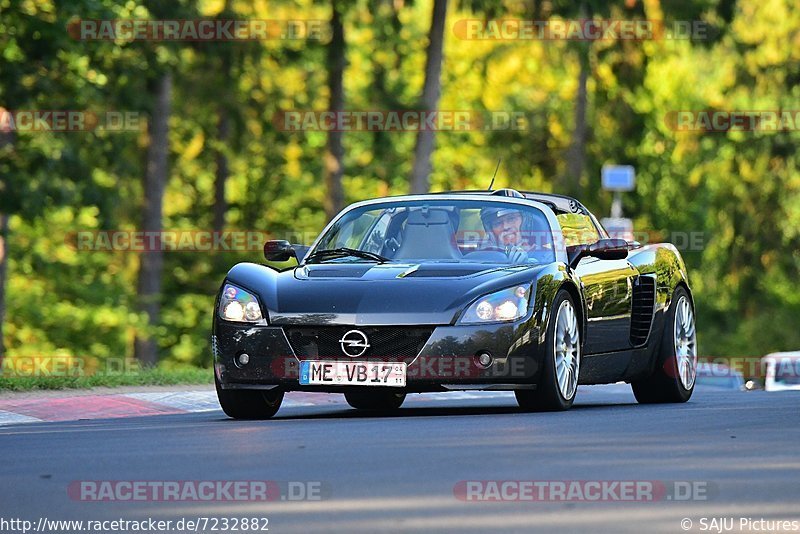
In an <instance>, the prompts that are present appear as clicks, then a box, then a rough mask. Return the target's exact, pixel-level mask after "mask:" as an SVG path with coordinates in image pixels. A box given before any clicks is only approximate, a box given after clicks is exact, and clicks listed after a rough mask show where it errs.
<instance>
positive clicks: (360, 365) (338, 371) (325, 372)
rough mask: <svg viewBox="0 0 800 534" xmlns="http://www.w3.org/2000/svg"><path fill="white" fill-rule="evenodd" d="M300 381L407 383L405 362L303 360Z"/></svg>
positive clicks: (371, 384)
mask: <svg viewBox="0 0 800 534" xmlns="http://www.w3.org/2000/svg"><path fill="white" fill-rule="evenodd" d="M300 384H301V385H304V386H305V385H334V386H394V387H405V385H406V364H405V363H403V362H399V363H390V362H386V363H385V362H335V361H328V362H323V361H310V360H306V361H302V362H300Z"/></svg>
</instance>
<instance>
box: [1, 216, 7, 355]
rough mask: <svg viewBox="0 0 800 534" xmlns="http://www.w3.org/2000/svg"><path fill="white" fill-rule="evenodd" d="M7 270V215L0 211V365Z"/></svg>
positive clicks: (2, 351)
mask: <svg viewBox="0 0 800 534" xmlns="http://www.w3.org/2000/svg"><path fill="white" fill-rule="evenodd" d="M7 272H8V215H6V214H5V213H0V366H1V365H2V364H3V358H5V355H6V343H5V337H4V336H3V321H5V318H6V276H7V274H6V273H7Z"/></svg>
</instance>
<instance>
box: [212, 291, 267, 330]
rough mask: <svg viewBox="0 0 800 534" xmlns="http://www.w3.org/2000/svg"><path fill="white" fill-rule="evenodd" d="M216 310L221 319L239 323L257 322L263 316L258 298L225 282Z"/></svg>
mask: <svg viewBox="0 0 800 534" xmlns="http://www.w3.org/2000/svg"><path fill="white" fill-rule="evenodd" d="M218 311H219V316H220V317H222V318H223V319H225V320H228V321H236V322H239V323H257V322H259V321H261V320H262V319H263V318H264V316H263V315H262V314H261V306H259V305H258V300H256V298H255V297H254V296H253V295H252V294H250V293H248V292H247V291H245V290H244V289H239V288H238V287H236V286H232V285H230V284H225V287H224V288H223V289H222V295H221V296H220V298H219V310H218Z"/></svg>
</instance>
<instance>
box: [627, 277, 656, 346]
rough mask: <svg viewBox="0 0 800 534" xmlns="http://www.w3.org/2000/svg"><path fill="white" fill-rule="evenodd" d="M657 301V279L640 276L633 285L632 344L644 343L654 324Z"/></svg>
mask: <svg viewBox="0 0 800 534" xmlns="http://www.w3.org/2000/svg"><path fill="white" fill-rule="evenodd" d="M655 303H656V279H655V278H654V277H652V276H640V277H638V278H637V279H636V284H635V285H634V286H633V312H632V314H631V344H633V346H634V347H638V346H640V345H644V343H645V341H647V336H649V335H650V328H651V327H652V326H653V309H654V307H655Z"/></svg>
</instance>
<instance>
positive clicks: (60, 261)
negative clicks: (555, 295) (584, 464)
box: [0, 0, 800, 366]
mask: <svg viewBox="0 0 800 534" xmlns="http://www.w3.org/2000/svg"><path fill="white" fill-rule="evenodd" d="M343 4H344V5H345V9H344V10H343V13H344V24H345V29H346V32H345V34H346V38H347V61H348V63H347V67H346V72H345V95H346V102H345V106H346V108H347V109H350V110H371V109H376V110H395V111H400V110H405V109H413V108H414V106H415V105H416V99H417V98H418V95H419V94H420V91H421V88H422V84H423V66H424V63H425V57H424V53H425V45H426V43H425V41H426V35H427V31H428V24H429V21H430V12H431V8H430V4H431V3H430V1H424V2H423V1H417V2H405V3H404V2H389V1H379V2H374V3H366V2H357V1H353V2H345V3H343ZM523 4H524V5H523ZM530 5H533V6H536V7H534V8H531V7H529V6H528V3H522V2H511V1H508V2H499V1H492V2H490V3H488V4H482V3H479V2H464V3H456V4H455V6H451V9H450V10H449V12H448V22H447V30H446V35H445V46H444V49H445V59H444V64H443V74H442V96H441V99H440V108H441V109H443V110H475V111H478V112H482V113H488V112H491V111H503V112H521V113H522V114H523V115H524V120H523V121H522V126H523V127H522V128H519V129H503V130H483V129H479V130H472V131H455V132H446V131H445V132H439V133H437V140H436V146H437V149H436V151H435V153H434V154H433V160H432V164H433V172H432V175H431V184H432V189H434V190H444V189H462V188H485V187H486V185H488V182H489V179H490V177H491V175H492V172H493V171H494V166H495V164H496V162H497V158H499V157H502V158H503V165H502V167H501V171H500V174H499V176H498V180H497V182H496V185H497V186H502V187H505V186H510V187H516V188H519V189H533V190H543V191H554V192H560V191H564V188H565V186H564V184H563V182H562V181H561V179H560V178H559V177H561V176H563V175H564V172H565V156H566V152H567V149H568V147H569V145H570V141H571V134H572V129H573V120H574V118H573V106H574V100H575V92H576V88H577V83H578V73H579V69H580V61H581V58H582V57H583V58H586V60H587V61H588V65H589V69H590V77H589V81H588V104H589V106H588V124H589V136H588V139H587V145H586V172H585V174H584V175H583V176H582V177H580V182H579V183H580V188H581V191H582V199H583V200H584V203H585V204H587V206H589V207H590V208H591V209H593V210H594V211H595V212H596V213H598V214H600V213H607V212H608V209H609V206H610V204H611V197H610V195H609V194H608V193H605V192H603V191H601V190H600V184H599V173H600V168H601V167H602V165H603V164H605V163H610V162H614V163H626V164H633V165H635V166H636V169H637V176H638V187H637V191H636V194H629V195H627V196H626V198H625V212H626V214H628V215H629V216H632V217H633V218H634V220H635V223H636V229H637V231H646V232H649V235H651V236H652V237H661V238H665V239H668V238H669V237H670V236H671V235H673V234H674V233H675V232H697V233H699V234H700V235H702V247H697V250H693V249H686V250H683V251H682V252H683V254H684V257H685V259H686V261H687V264H688V266H689V269H690V276H691V279H692V282H693V287H694V291H695V300H696V302H697V306H698V319H699V325H700V342H701V349H702V352H703V353H704V354H707V355H713V356H726V355H729V356H743V355H761V354H764V353H766V352H769V351H772V350H778V349H796V348H798V347H800V330H798V329H797V328H792V327H791V326H793V325H796V324H797V317H798V316H800V293H798V291H797V280H798V274H800V230H798V229H799V228H800V171H799V169H798V153H797V150H798V145H799V143H798V141H800V133H798V129H797V128H795V129H794V130H791V131H779V132H769V131H755V132H735V131H730V132H723V133H705V132H676V131H674V130H673V129H671V128H670V126H669V124H668V123H667V121H666V120H665V117H666V116H667V114H668V113H670V112H675V111H677V110H695V111H697V110H705V109H711V110H715V109H716V110H782V109H787V110H795V111H796V109H797V108H798V103H800V83H799V82H800V33H799V30H798V28H800V8H798V5H797V4H796V2H792V1H791V0H765V1H746V0H740V1H738V2H733V1H731V0H720V1H712V0H682V1H681V2H675V3H673V2H670V3H667V2H663V3H661V2H659V1H658V0H646V1H644V2H641V3H640V2H637V1H635V0H634V1H625V2H618V1H615V2H609V3H604V2H587V3H586V5H587V6H588V8H589V10H590V12H591V13H594V15H595V16H598V17H603V18H648V19H660V18H662V17H664V18H666V19H667V20H689V19H701V20H704V21H706V22H708V23H709V24H710V25H711V26H712V27H714V28H715V29H716V33H715V34H714V35H713V38H711V39H708V40H706V41H697V42H693V41H690V40H669V39H665V40H654V41H641V42H639V41H621V40H603V41H595V42H591V43H581V44H580V45H577V44H576V43H570V42H564V41H557V40H553V41H537V40H532V41H501V40H497V41H494V40H485V41H481V40H476V41H466V40H463V39H461V38H459V36H458V35H456V34H455V33H454V32H453V31H452V27H453V24H454V23H455V22H456V21H457V20H459V19H463V18H491V17H501V16H512V17H528V18H534V17H550V18H552V17H560V18H577V17H578V16H579V15H578V8H577V7H576V6H573V5H572V3H569V2H550V3H546V2H541V3H539V2H533V3H530ZM542 6H545V7H547V6H549V7H547V9H549V11H546V12H545V11H543V10H542V9H543V8H542ZM75 17H80V18H87V19H88V18H95V19H126V18H156V17H164V18H184V19H185V18H193V17H208V18H214V17H217V18H231V19H232V18H254V19H282V18H290V19H319V20H328V19H329V17H330V5H329V4H326V3H323V2H313V1H311V0H293V1H287V2H280V3H277V5H272V3H270V5H269V7H267V3H266V2H255V3H250V2H245V1H243V0H228V1H226V2H223V1H221V0H220V1H208V2H200V3H196V4H195V3H193V2H185V3H181V2H177V3H172V2H168V3H160V4H159V5H157V6H156V5H155V4H153V5H151V4H150V3H149V2H141V1H138V0H133V1H130V2H127V3H125V4H118V3H115V2H111V1H110V0H77V1H72V2H68V3H66V2H65V3H62V2H55V1H47V0H43V1H40V2H27V1H24V2H23V1H16V0H0V106H2V107H4V108H6V109H9V110H24V109H42V110H46V109H77V110H81V109H91V110H96V111H103V110H124V111H137V112H141V113H145V112H146V111H147V110H148V109H149V105H150V103H149V102H148V97H147V91H146V89H147V83H148V80H151V79H152V78H153V77H154V75H155V72H156V71H157V70H158V69H159V68H160V66H169V68H170V69H171V70H172V71H173V73H174V80H175V94H174V102H173V116H172V117H171V119H170V126H171V128H170V151H171V158H170V159H171V177H170V181H169V184H168V187H167V191H166V196H165V203H164V205H165V214H164V224H165V227H166V228H167V229H170V230H197V229H201V230H209V229H210V228H211V227H212V222H213V221H212V210H211V207H212V206H213V204H214V170H215V154H216V152H217V151H218V150H222V151H224V153H225V154H226V156H227V158H228V165H229V168H230V178H229V180H228V183H227V191H226V200H227V204H228V212H227V214H226V225H227V228H228V229H231V230H237V229H238V230H262V231H268V232H269V233H271V234H272V235H274V236H276V237H279V238H282V237H287V236H288V238H289V239H290V240H292V241H295V242H300V241H305V242H310V239H311V236H312V235H313V234H314V233H316V232H318V231H319V230H320V229H321V228H322V227H323V225H324V224H325V222H326V217H325V214H324V209H323V206H324V200H325V194H326V193H325V191H324V188H323V187H322V184H323V173H324V162H323V159H322V157H321V154H322V153H323V152H324V148H325V143H326V133H325V132H321V131H305V132H287V131H283V130H281V129H280V128H278V127H277V126H276V122H275V118H276V117H278V116H279V114H280V113H281V112H283V111H287V110H316V111H322V110H324V109H325V108H326V103H327V101H328V95H327V87H326V76H327V73H326V65H325V49H324V44H325V41H316V40H302V39H299V40H264V41H258V42H234V43H202V42H199V43H152V42H145V43H141V42H122V41H115V42H107V41H79V40H75V39H72V38H71V37H69V35H68V33H67V25H68V24H69V23H70V22H71V21H73V20H74V18H75ZM223 66H227V67H226V68H227V69H229V71H228V72H225V69H223ZM220 109H223V110H224V111H225V112H226V113H228V118H229V120H230V123H231V136H230V141H229V142H228V143H225V144H221V143H219V141H218V140H217V139H216V135H217V121H218V118H219V113H220ZM143 117H146V115H143ZM144 120H146V119H144ZM144 120H143V121H142V122H144ZM798 128H800V125H798ZM145 131H146V130H145V129H144V127H143V128H142V129H141V130H140V131H138V132H115V133H112V132H101V131H93V132H83V133H76V132H72V133H47V132H30V133H25V132H19V133H18V134H17V135H16V139H15V141H14V143H13V146H8V145H7V146H5V147H3V148H0V212H3V213H9V214H11V215H12V218H11V228H10V237H9V243H10V250H9V258H8V259H9V265H10V270H9V279H8V287H7V289H8V290H7V310H8V313H7V316H6V328H5V333H6V345H7V346H8V348H9V354H8V355H9V357H11V358H14V357H22V356H32V355H47V354H54V353H68V354H72V355H76V356H81V357H92V358H96V359H98V360H103V359H107V358H112V357H115V358H119V357H129V356H130V355H131V354H132V343H133V338H134V336H135V333H136V332H137V331H139V330H140V329H144V328H150V329H152V330H153V331H154V332H155V333H156V336H157V339H158V340H159V344H160V346H161V347H162V354H163V355H164V359H165V362H166V363H165V365H168V364H193V365H202V366H208V365H210V362H211V355H210V346H209V339H208V338H209V327H210V315H209V314H210V313H211V310H212V307H213V306H212V303H213V299H214V294H215V292H216V291H217V289H218V288H219V284H220V282H221V280H222V278H223V277H224V274H225V272H226V269H227V268H228V267H229V266H230V265H232V264H233V263H235V262H237V261H247V260H250V261H253V260H254V261H258V260H259V256H260V254H259V252H258V251H257V250H251V251H246V250H245V251H228V252H215V253H206V252H198V253H192V252H173V253H168V254H167V255H166V258H165V271H164V272H165V274H164V289H163V295H162V303H163V306H162V310H163V313H162V317H161V322H160V323H159V324H156V325H149V326H148V325H146V324H145V323H146V321H145V319H144V318H143V317H142V316H140V315H139V314H137V313H136V312H135V310H136V307H135V305H134V302H135V297H136V295H135V281H136V271H137V268H138V257H137V255H136V254H135V253H132V252H125V251H115V252H87V251H80V250H76V249H75V248H74V247H72V246H70V243H69V237H68V236H69V233H70V232H73V231H77V230H115V229H122V230H135V229H136V226H137V225H138V221H139V212H140V209H141V202H142V187H141V177H142V176H143V173H144V170H143V168H142V165H143V160H144V158H143V151H144V147H145V146H146V142H147V139H146V134H145ZM415 135H416V134H415V132H368V131H352V132H346V133H345V135H344V145H345V149H346V153H345V175H344V190H345V196H346V201H347V202H352V201H356V200H360V199H364V198H370V197H375V196H380V195H387V194H400V193H405V192H407V191H408V187H409V186H408V181H407V177H408V175H409V173H410V169H411V162H412V161H411V160H412V152H413V147H414V139H415Z"/></svg>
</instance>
